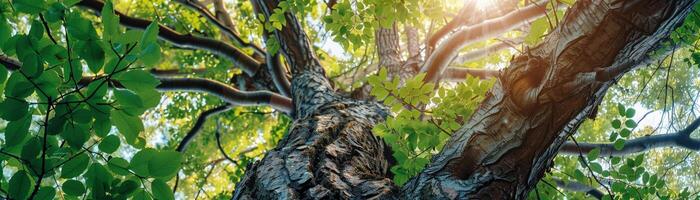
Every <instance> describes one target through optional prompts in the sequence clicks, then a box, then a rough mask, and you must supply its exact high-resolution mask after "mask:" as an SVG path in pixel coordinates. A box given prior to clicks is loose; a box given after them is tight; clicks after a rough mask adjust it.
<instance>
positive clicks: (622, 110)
mask: <svg viewBox="0 0 700 200" xmlns="http://www.w3.org/2000/svg"><path fill="white" fill-rule="evenodd" d="M617 111H618V112H619V113H620V116H623V117H624V116H625V115H627V109H625V105H622V104H621V103H618V104H617Z"/></svg>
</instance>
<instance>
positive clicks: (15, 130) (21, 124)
mask: <svg viewBox="0 0 700 200" xmlns="http://www.w3.org/2000/svg"><path fill="white" fill-rule="evenodd" d="M31 122H32V115H30V114H25V115H24V117H23V118H21V119H19V120H17V121H11V122H9V123H7V127H6V128H5V142H6V143H5V145H7V146H8V147H12V146H16V145H19V144H22V142H23V141H24V139H25V138H27V135H29V126H30V125H31Z"/></svg>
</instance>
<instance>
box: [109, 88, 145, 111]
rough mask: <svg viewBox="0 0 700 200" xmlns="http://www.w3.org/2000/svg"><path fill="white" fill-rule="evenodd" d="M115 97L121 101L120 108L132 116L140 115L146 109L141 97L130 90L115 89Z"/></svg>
mask: <svg viewBox="0 0 700 200" xmlns="http://www.w3.org/2000/svg"><path fill="white" fill-rule="evenodd" d="M112 92H113V93H114V98H115V99H116V100H117V102H118V103H119V109H120V110H122V111H124V112H125V113H128V114H129V115H131V116H139V115H141V114H142V113H143V112H144V111H145V110H146V109H145V108H144V106H143V102H142V101H141V98H140V97H139V96H138V95H136V94H135V93H133V92H131V91H129V90H113V91H112Z"/></svg>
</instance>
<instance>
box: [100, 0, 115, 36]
mask: <svg viewBox="0 0 700 200" xmlns="http://www.w3.org/2000/svg"><path fill="white" fill-rule="evenodd" d="M101 16H102V25H103V26H104V31H103V32H102V33H103V37H104V39H106V40H109V39H112V38H113V37H115V36H118V35H117V34H118V33H119V16H117V15H116V14H114V6H113V5H112V2H110V1H107V2H105V4H104V7H102V12H101Z"/></svg>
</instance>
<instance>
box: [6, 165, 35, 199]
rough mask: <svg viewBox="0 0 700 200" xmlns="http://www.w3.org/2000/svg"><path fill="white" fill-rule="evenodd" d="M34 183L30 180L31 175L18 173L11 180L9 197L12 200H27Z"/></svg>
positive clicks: (22, 171)
mask: <svg viewBox="0 0 700 200" xmlns="http://www.w3.org/2000/svg"><path fill="white" fill-rule="evenodd" d="M33 184H34V183H33V181H32V180H31V179H29V174H27V172H26V171H24V170H20V171H17V173H15V174H14V175H12V178H10V182H9V188H8V191H7V192H8V195H10V198H12V199H26V198H27V197H28V196H29V190H30V189H31V188H30V187H31V186H32V185H33Z"/></svg>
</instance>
